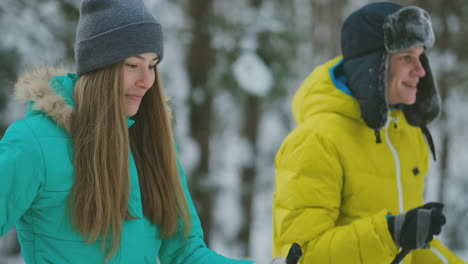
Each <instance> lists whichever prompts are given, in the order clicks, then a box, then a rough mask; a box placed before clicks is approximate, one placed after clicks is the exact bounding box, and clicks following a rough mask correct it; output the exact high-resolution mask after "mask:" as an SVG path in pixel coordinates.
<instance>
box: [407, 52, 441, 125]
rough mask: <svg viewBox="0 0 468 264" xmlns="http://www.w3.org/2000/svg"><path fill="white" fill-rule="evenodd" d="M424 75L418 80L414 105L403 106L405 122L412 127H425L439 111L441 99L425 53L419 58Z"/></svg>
mask: <svg viewBox="0 0 468 264" xmlns="http://www.w3.org/2000/svg"><path fill="white" fill-rule="evenodd" d="M420 60H421V64H422V66H423V67H424V70H425V72H426V75H424V77H423V78H421V79H419V83H418V92H417V94H416V103H415V104H413V105H410V106H405V108H404V112H405V116H406V120H407V121H408V123H409V124H411V125H413V126H419V127H421V126H425V125H427V124H428V123H429V122H431V121H432V120H434V119H435V118H436V117H437V116H438V115H439V113H440V110H441V105H442V103H441V98H440V95H439V92H438V91H437V87H436V84H435V83H436V82H435V81H434V76H433V74H432V70H431V67H430V65H429V60H428V58H427V56H426V54H425V53H423V54H422V55H421V56H420Z"/></svg>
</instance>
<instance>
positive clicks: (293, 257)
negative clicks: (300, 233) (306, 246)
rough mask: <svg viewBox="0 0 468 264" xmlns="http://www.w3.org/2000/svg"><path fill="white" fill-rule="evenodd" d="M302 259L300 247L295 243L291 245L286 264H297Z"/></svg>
mask: <svg viewBox="0 0 468 264" xmlns="http://www.w3.org/2000/svg"><path fill="white" fill-rule="evenodd" d="M301 257H302V250H301V246H299V244H297V243H293V244H292V246H291V248H290V249H289V252H288V256H287V257H286V264H297V262H298V261H299V259H300V258H301Z"/></svg>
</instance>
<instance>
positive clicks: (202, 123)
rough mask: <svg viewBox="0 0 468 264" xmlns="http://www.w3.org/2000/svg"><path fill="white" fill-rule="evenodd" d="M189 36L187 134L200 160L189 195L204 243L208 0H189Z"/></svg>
mask: <svg viewBox="0 0 468 264" xmlns="http://www.w3.org/2000/svg"><path fill="white" fill-rule="evenodd" d="M188 12H189V17H190V18H191V20H192V32H193V38H192V41H191V43H190V45H189V47H188V53H187V68H188V74H189V79H190V86H191V91H190V102H189V104H190V133H191V137H192V138H193V139H194V140H195V141H196V142H197V143H198V146H199V149H200V155H201V156H200V160H199V163H198V164H197V165H196V166H195V168H194V170H193V174H192V175H190V176H189V177H188V179H189V184H190V187H191V188H190V189H191V194H192V197H193V200H194V203H195V205H196V207H197V211H198V215H199V217H200V220H201V223H202V227H203V229H204V232H205V237H206V241H207V244H209V239H210V236H211V228H212V219H213V217H212V213H213V212H212V211H213V205H214V200H215V199H214V195H215V193H214V192H213V190H211V189H210V188H209V187H207V184H206V180H207V179H208V178H209V175H210V171H209V169H210V138H211V133H212V111H213V95H212V92H211V89H210V87H209V84H208V81H209V75H208V74H209V72H210V70H211V69H212V67H213V66H214V61H215V60H214V58H215V57H214V56H215V52H214V50H213V48H212V47H211V35H210V32H209V25H210V23H209V22H210V21H209V17H210V16H211V13H212V0H199V1H189V10H188Z"/></svg>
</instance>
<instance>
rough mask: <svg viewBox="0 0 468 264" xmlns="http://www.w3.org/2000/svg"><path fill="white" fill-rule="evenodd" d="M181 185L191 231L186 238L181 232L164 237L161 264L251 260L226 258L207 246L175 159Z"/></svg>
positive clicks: (235, 263) (237, 263)
mask: <svg viewBox="0 0 468 264" xmlns="http://www.w3.org/2000/svg"><path fill="white" fill-rule="evenodd" d="M177 166H178V168H179V172H180V176H181V179H182V185H183V188H184V190H185V195H186V197H187V202H188V205H189V207H190V213H191V217H192V231H191V233H190V234H189V237H188V239H184V238H183V235H182V234H181V233H178V234H177V235H175V236H174V237H171V238H169V239H165V240H163V242H162V245H161V250H160V252H159V260H160V261H161V264H182V263H183V264H213V263H216V264H249V263H253V261H247V260H235V259H230V258H226V257H224V256H222V255H220V254H218V253H216V252H214V251H213V250H211V249H209V248H207V246H206V244H205V242H204V240H203V230H202V227H201V223H200V219H199V218H198V214H197V212H196V209H195V206H194V204H193V201H192V198H191V196H190V192H189V191H188V187H187V180H186V177H185V173H184V170H183V168H182V166H181V165H180V162H179V161H178V160H177Z"/></svg>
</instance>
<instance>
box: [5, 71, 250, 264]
mask: <svg viewBox="0 0 468 264" xmlns="http://www.w3.org/2000/svg"><path fill="white" fill-rule="evenodd" d="M57 75H64V76H57ZM53 76H56V77H53ZM49 80H50V82H49ZM76 80H78V76H77V75H75V74H70V73H68V74H66V71H64V70H63V69H42V70H38V71H36V72H32V73H27V74H25V75H23V76H22V77H21V78H20V79H19V81H18V84H17V85H16V93H17V95H18V96H19V97H20V98H22V99H24V100H27V101H29V108H28V111H27V113H26V116H25V118H24V120H20V121H16V122H14V123H13V124H12V125H11V126H10V127H9V128H8V130H7V131H6V133H5V135H4V137H3V139H2V140H1V141H0V170H1V173H0V175H1V176H0V236H2V235H4V234H5V233H6V232H8V231H9V230H10V229H11V228H12V227H13V226H15V225H16V227H17V231H18V238H19V241H20V244H21V252H22V255H23V258H24V259H25V261H26V263H28V264H45V263H54V264H62V263H69V264H71V263H76V264H83V263H93V264H94V263H102V262H103V260H104V258H105V255H104V254H102V252H101V250H100V246H101V242H100V241H97V242H96V243H94V244H90V245H88V244H86V243H85V242H84V240H83V238H82V236H81V235H80V234H79V233H77V232H76V231H75V230H73V229H72V228H71V225H70V218H69V216H68V215H67V214H66V213H65V212H66V204H67V199H68V196H69V191H70V189H71V187H72V185H73V175H74V173H73V164H72V161H71V156H72V154H73V147H72V145H71V140H70V137H69V135H68V133H67V132H66V130H65V129H64V127H67V126H68V123H69V119H70V114H71V109H72V105H73V99H72V94H73V87H74V85H75V82H76ZM129 125H131V123H130V122H129ZM178 165H179V171H180V175H181V178H182V182H183V187H184V189H185V192H186V195H187V199H188V203H189V206H190V211H191V215H192V226H193V229H192V231H191V233H190V235H189V238H188V239H187V240H185V239H183V238H182V235H181V234H180V233H178V234H177V235H175V236H173V237H171V238H169V239H161V238H160V236H159V232H160V230H159V227H158V226H156V225H154V224H152V223H151V222H150V221H149V220H148V219H147V218H145V217H144V216H143V211H142V203H141V196H140V188H139V183H138V175H137V170H136V167H135V162H134V160H133V157H130V172H131V173H130V177H131V194H130V199H129V207H130V208H131V209H132V212H134V213H135V214H136V216H137V217H138V219H136V220H129V221H126V222H125V223H124V227H123V231H122V242H121V248H120V250H118V251H117V252H116V253H115V254H114V255H113V257H112V258H111V260H110V261H109V262H107V263H109V264H114V263H115V264H117V263H122V264H124V263H125V264H129V263H156V262H157V261H156V259H157V258H159V261H160V263H161V264H178V263H181V264H182V263H184V264H213V263H216V264H228V263H229V264H231V263H232V264H247V263H252V262H251V261H245V260H233V259H228V258H226V257H223V256H221V255H219V254H217V253H215V252H214V251H212V250H210V249H208V248H207V247H206V244H205V243H204V241H203V230H202V227H201V225H200V221H199V218H198V216H197V213H196V210H195V207H194V205H193V202H192V200H191V198H190V194H189V192H188V189H187V183H186V179H185V174H184V171H183V169H182V167H181V166H180V164H178Z"/></svg>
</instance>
